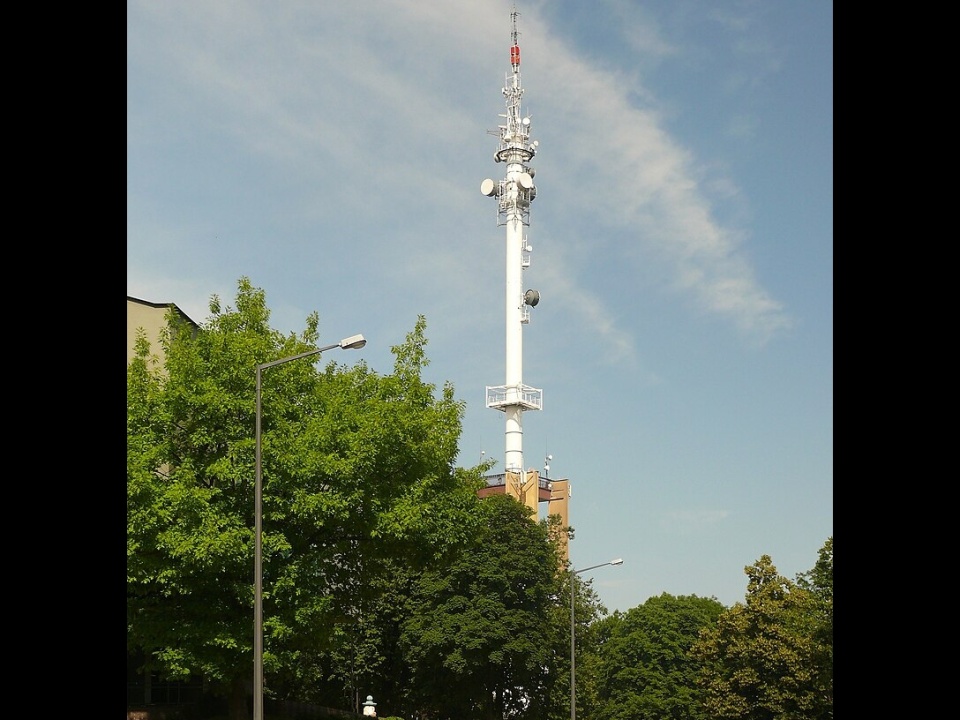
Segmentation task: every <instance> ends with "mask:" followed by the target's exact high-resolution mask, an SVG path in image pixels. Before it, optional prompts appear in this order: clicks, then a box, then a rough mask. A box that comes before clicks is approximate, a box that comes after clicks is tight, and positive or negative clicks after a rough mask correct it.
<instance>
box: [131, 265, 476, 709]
mask: <svg viewBox="0 0 960 720" xmlns="http://www.w3.org/2000/svg"><path fill="white" fill-rule="evenodd" d="M210 312H211V316H210V318H209V320H208V321H207V322H206V323H204V324H203V325H202V326H201V329H200V331H199V332H196V333H193V332H184V330H185V327H184V326H183V322H184V321H183V320H182V318H180V317H179V316H177V315H176V314H175V313H173V312H171V313H169V314H168V323H169V325H168V331H167V332H164V333H163V334H162V336H161V339H160V345H161V347H162V350H163V355H164V361H163V362H162V364H158V363H156V362H154V361H152V360H151V358H152V357H153V356H154V350H153V349H152V348H151V347H150V345H149V343H148V342H147V339H146V336H145V335H144V334H142V333H141V334H140V336H139V337H138V339H137V344H136V357H135V359H134V360H133V361H132V362H131V363H130V365H129V366H128V371H127V639H128V649H129V650H133V649H140V650H142V651H143V652H144V653H146V657H147V663H148V664H149V665H150V666H151V667H152V668H154V669H156V670H158V671H160V672H161V673H162V675H163V676H165V677H168V678H178V677H179V678H184V677H187V676H188V675H191V674H199V675H202V676H203V677H204V678H205V679H206V680H207V681H208V682H209V683H211V684H212V686H213V687H216V688H220V689H221V690H222V691H223V692H224V693H226V690H227V689H228V688H232V693H233V699H234V703H233V705H232V712H233V713H235V714H236V713H240V712H241V705H242V702H243V697H242V694H243V693H244V692H245V691H244V690H243V688H244V685H245V684H246V683H247V681H248V680H249V679H250V677H252V673H253V668H252V642H253V623H252V618H253V548H254V538H253V534H254V533H253V528H254V525H255V523H254V517H253V514H254V479H255V394H256V393H255V374H256V373H255V369H256V366H257V365H258V364H262V363H266V362H270V361H273V360H277V359H280V358H287V357H291V356H293V355H297V354H299V353H302V352H306V351H309V350H312V349H314V348H315V347H316V346H317V345H318V344H319V343H318V340H319V331H318V328H319V317H318V315H317V314H316V313H313V314H311V315H310V316H309V317H308V318H307V322H306V328H305V329H304V330H303V331H302V332H301V333H300V334H299V335H295V334H292V333H291V334H289V335H284V334H281V333H280V332H278V331H276V330H274V329H272V328H271V327H270V325H269V322H268V321H269V311H268V309H267V307H266V303H265V296H264V293H263V292H262V291H261V290H259V289H257V288H254V287H253V286H252V285H251V284H250V282H249V280H248V279H247V278H241V279H240V281H239V283H238V291H237V296H236V303H235V307H229V306H222V305H221V303H220V300H219V298H217V297H216V296H214V297H213V298H212V300H211V302H210ZM425 329H426V323H425V320H424V318H423V317H422V316H421V317H419V318H417V320H416V323H415V325H414V327H413V329H412V331H411V332H410V333H409V334H408V335H407V337H406V340H405V342H404V343H402V344H400V345H397V346H394V347H393V348H391V350H392V352H393V353H394V356H395V365H394V372H393V373H392V374H390V375H378V374H377V373H375V372H373V371H371V370H370V369H369V368H368V367H367V365H366V363H365V362H364V361H363V360H362V358H361V359H354V364H353V365H352V366H350V367H347V366H345V365H340V364H337V363H336V362H335V361H333V360H330V361H328V362H326V364H325V365H324V366H323V367H318V366H317V364H316V360H317V359H319V358H315V359H311V360H310V361H307V360H301V361H297V362H290V363H286V364H283V365H279V366H275V367H271V368H269V369H265V370H264V371H263V373H262V393H261V395H262V398H261V403H262V405H261V407H262V413H261V415H262V433H261V446H262V455H261V457H262V478H263V505H262V506H263V603H264V670H265V675H266V684H265V686H266V688H267V691H268V692H269V689H270V684H271V678H272V677H273V676H274V674H275V673H280V672H281V670H282V671H283V672H284V673H285V678H286V681H287V682H293V681H298V682H299V683H301V684H303V685H304V686H306V685H308V684H310V683H311V682H314V681H316V680H317V679H318V678H317V677H316V676H313V677H307V676H306V675H307V674H308V673H309V674H315V675H324V674H330V673H336V672H338V669H337V668H331V667H326V668H320V667H317V666H316V665H315V664H314V663H312V662H309V661H308V658H309V657H313V655H314V654H315V653H317V652H319V651H320V650H321V649H323V648H327V647H329V646H330V644H331V643H332V642H333V641H334V639H335V636H336V628H337V627H338V625H342V624H343V623H344V622H350V621H351V619H355V618H356V617H357V615H358V613H359V608H361V607H362V605H363V603H365V602H372V601H373V599H372V598H370V597H369V596H370V594H371V593H373V592H375V591H376V590H377V588H378V587H380V586H379V585H378V584H377V583H375V582H368V581H367V580H368V579H369V578H370V577H372V576H376V574H377V572H378V570H379V569H380V568H382V567H387V566H389V565H390V564H391V563H396V562H402V563H404V564H405V565H411V566H417V565H418V564H423V563H426V562H427V561H430V560H433V561H436V560H438V559H439V558H441V557H443V556H444V554H446V553H448V552H449V550H450V548H451V547H456V546H457V545H458V544H459V543H460V542H462V541H465V540H466V539H467V538H469V537H470V536H471V535H472V533H473V532H474V527H475V524H476V523H475V519H476V518H477V517H478V516H477V514H476V512H475V511H474V507H475V505H476V503H477V499H476V490H477V488H478V487H479V486H480V484H481V483H482V480H480V478H479V473H477V472H473V473H470V472H466V471H461V470H457V469H455V468H454V461H455V458H456V455H457V453H458V441H459V434H460V422H461V419H462V413H463V404H462V402H459V401H457V400H456V399H455V398H454V393H453V388H452V387H451V386H450V385H449V384H447V385H444V387H443V389H442V391H441V392H440V393H437V392H436V388H435V387H434V386H433V385H431V384H429V383H426V382H424V381H423V380H422V378H421V373H422V370H423V368H424V367H425V366H426V364H427V362H428V361H427V358H426V354H425V346H426V344H427V340H426V337H425ZM325 359H326V358H324V360H325ZM154 360H155V358H154ZM438 395H439V397H438ZM291 668H304V670H301V671H296V672H294V673H293V675H291V674H290V673H291V670H290V669H291ZM297 673H301V674H300V676H299V677H297V676H296V675H297Z"/></svg>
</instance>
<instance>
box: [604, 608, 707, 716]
mask: <svg viewBox="0 0 960 720" xmlns="http://www.w3.org/2000/svg"><path fill="white" fill-rule="evenodd" d="M724 609H725V608H724V606H723V605H722V604H721V603H720V602H719V601H718V600H716V599H715V598H704V597H698V596H696V595H686V596H684V595H681V596H676V597H675V596H673V595H669V594H667V593H663V594H662V595H660V596H659V597H651V598H650V599H649V600H647V601H646V602H645V603H644V604H643V605H639V606H638V607H635V608H632V609H631V610H628V611H627V612H626V613H619V612H618V613H615V614H614V615H612V616H610V617H608V618H605V619H604V620H602V621H601V622H600V623H598V632H599V633H600V634H601V643H600V647H599V648H598V651H597V652H598V657H599V662H598V663H597V666H596V669H595V672H596V680H595V682H596V685H597V696H598V697H599V698H602V700H601V701H600V705H599V706H598V707H597V709H596V710H595V711H594V712H592V713H590V716H591V717H603V718H609V719H610V720H639V719H642V718H651V719H652V718H657V719H658V720H659V719H667V718H676V719H678V720H679V719H684V720H687V719H689V720H699V719H700V718H705V717H706V716H705V715H704V712H703V710H702V707H701V701H700V693H699V690H698V688H697V685H696V677H697V674H698V671H699V667H700V665H699V663H698V662H697V661H696V660H694V659H693V658H692V657H691V656H690V654H689V653H690V648H691V647H692V646H693V644H694V643H695V642H696V641H697V638H698V634H699V632H700V631H701V630H702V629H705V628H712V627H713V626H714V625H715V623H716V621H717V618H718V617H719V616H720V614H721V613H722V612H723V611H724Z"/></svg>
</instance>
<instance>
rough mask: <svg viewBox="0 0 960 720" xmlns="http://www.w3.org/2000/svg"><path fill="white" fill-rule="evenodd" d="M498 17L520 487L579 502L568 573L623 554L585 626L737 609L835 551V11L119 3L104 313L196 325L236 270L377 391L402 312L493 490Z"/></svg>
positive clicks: (499, 455)
mask: <svg viewBox="0 0 960 720" xmlns="http://www.w3.org/2000/svg"><path fill="white" fill-rule="evenodd" d="M514 8H515V9H516V10H517V11H518V12H519V19H518V29H519V33H520V38H519V44H520V48H521V73H522V84H523V88H524V95H523V110H524V113H525V114H526V115H529V116H530V117H531V120H532V125H531V127H532V133H531V136H532V138H534V139H537V140H538V141H539V143H540V144H539V152H538V154H537V156H536V158H534V160H533V163H532V164H533V166H534V167H535V168H536V186H537V197H536V200H535V201H534V202H533V203H532V204H531V212H530V227H529V228H528V230H527V236H528V240H529V242H530V244H531V245H532V247H533V252H532V262H531V265H530V267H529V268H528V269H527V270H526V271H525V275H524V284H525V287H530V288H535V289H537V290H538V291H539V292H540V295H541V301H540V303H539V305H538V306H537V307H536V308H533V309H532V310H531V316H532V317H531V321H530V323H529V324H528V325H525V326H524V331H523V348H524V353H523V354H524V357H523V381H524V383H525V384H527V385H530V386H533V387H537V388H541V389H542V390H543V409H542V410H541V411H539V412H527V413H525V414H524V416H523V431H524V434H523V450H524V464H525V465H527V466H528V467H536V468H539V469H542V466H543V464H544V459H545V457H546V455H548V454H550V455H552V456H553V460H552V461H551V462H550V472H549V475H550V476H551V477H554V478H569V479H570V480H571V483H572V488H573V495H572V498H571V504H570V522H571V524H572V525H573V526H574V528H575V531H576V537H575V539H574V540H573V542H572V543H571V546H570V556H571V560H572V562H573V564H574V567H577V568H582V567H587V566H590V565H595V564H599V563H602V562H605V561H607V560H610V559H613V558H617V557H622V558H623V559H624V564H623V565H621V566H619V567H604V568H599V569H597V570H593V571H590V572H589V573H585V574H584V575H582V576H581V578H582V579H589V578H592V584H593V587H594V589H595V590H596V591H597V592H598V594H599V596H600V599H601V600H602V602H603V603H604V605H605V606H606V607H607V608H608V610H610V611H613V610H623V611H625V610H628V609H630V608H632V607H635V606H637V605H640V604H642V603H643V602H645V601H646V600H647V599H648V598H649V597H651V596H655V595H659V594H661V593H664V592H666V593H670V594H673V595H690V594H696V595H699V596H702V597H710V596H713V597H716V598H717V599H718V600H720V601H721V602H723V603H724V604H726V605H732V604H733V603H735V602H740V601H743V599H744V597H745V593H746V583H747V580H746V576H745V575H744V567H745V566H747V565H750V564H752V563H753V562H754V561H755V560H757V559H758V558H759V557H760V556H761V555H769V556H770V557H771V558H772V560H773V562H774V564H775V565H776V566H777V569H778V570H779V572H780V574H781V575H785V576H786V577H788V578H791V579H792V578H793V577H794V576H795V575H796V573H799V572H804V571H806V570H809V569H810V568H812V567H813V565H814V563H815V562H816V559H817V551H818V550H819V549H820V548H821V546H822V545H823V543H824V542H825V540H826V539H827V538H828V537H830V536H831V535H832V534H833V4H832V2H828V1H827V0H810V1H809V2H796V1H794V0H762V1H761V0H756V1H754V0H744V1H741V0H726V1H718V2H703V1H702V0H649V1H644V2H640V1H638V0H633V1H627V0H594V1H593V2H590V3H584V2H580V1H579V0H528V1H524V2H517V3H514V2H512V1H507V2H503V1H501V0H461V1H456V2H443V3H430V2H421V1H420V0H377V1H373V0H356V1H355V2H350V3H339V2H337V3H332V2H311V1H309V0H285V1H284V2H281V3H266V2H257V1H254V0H229V1H227V0H189V1H185V0H165V1H164V2H154V1H148V0H128V2H127V294H128V295H132V296H134V297H138V298H141V299H144V300H148V301H150V302H173V303H176V304H177V305H178V306H179V307H180V308H181V309H182V310H184V311H185V312H186V313H187V314H188V315H190V316H191V317H192V318H193V319H195V320H197V321H198V322H203V321H205V320H206V319H207V317H208V315H209V310H208V304H209V300H210V297H211V296H212V295H214V294H216V295H218V296H219V297H220V298H221V299H222V300H224V301H225V302H227V303H229V304H232V300H233V298H234V296H235V292H236V286H237V281H238V279H239V278H240V277H241V276H247V277H249V278H250V280H251V282H252V283H253V284H254V285H255V286H256V287H260V288H262V289H263V290H264V291H265V293H266V298H267V304H268V306H269V307H270V309H271V312H272V314H271V321H272V323H273V325H274V326H275V327H277V328H278V329H280V330H283V331H300V330H302V329H303V327H304V325H305V320H306V317H307V316H308V315H309V314H310V313H311V312H313V311H317V312H318V313H319V315H320V332H321V342H322V343H331V342H337V341H338V340H339V339H340V338H343V337H346V336H348V335H353V334H355V333H363V334H364V335H365V336H366V338H367V340H368V344H367V346H366V347H365V348H363V349H362V350H359V351H351V353H350V354H349V355H348V354H338V357H337V358H336V359H337V361H338V362H343V363H350V362H354V361H355V359H359V358H363V359H364V360H365V361H366V362H367V364H368V365H369V366H370V367H371V368H372V369H373V370H376V371H378V372H381V373H384V374H387V373H390V372H392V369H393V356H392V354H391V352H390V348H391V346H393V345H396V344H399V343H401V342H402V341H403V339H404V337H405V336H406V334H407V333H408V332H409V331H410V330H411V329H412V328H413V326H414V324H415V322H416V319H417V316H418V315H423V316H424V317H425V318H426V322H427V337H428V340H429V343H428V345H427V354H428V357H429V359H430V365H429V366H428V367H427V369H426V372H425V377H426V379H427V380H428V381H430V382H434V383H435V384H437V387H438V389H439V387H440V386H441V385H442V384H443V383H444V382H445V381H450V382H451V383H452V384H453V386H454V388H455V391H456V395H457V397H458V398H460V399H462V400H464V401H465V402H466V405H467V409H466V415H465V418H464V424H463V434H462V437H461V454H460V464H461V465H475V464H476V463H477V462H478V461H479V460H480V458H481V453H483V454H484V455H483V456H484V457H486V458H490V457H492V458H493V459H495V460H497V466H496V467H495V468H494V471H502V468H503V453H504V430H505V427H504V415H503V414H502V413H500V412H498V411H496V410H492V409H488V408H486V407H485V405H484V399H485V387H486V386H488V385H501V384H503V382H504V373H505V359H504V354H505V328H504V298H503V296H504V287H505V230H504V228H503V227H498V226H497V214H496V203H495V201H494V200H492V199H491V198H488V197H484V196H483V195H482V194H481V193H480V183H481V182H482V181H483V180H484V179H485V178H492V179H494V180H497V179H501V178H502V177H503V172H504V166H503V165H502V164H496V163H495V162H494V161H493V152H494V150H495V149H496V142H497V141H496V137H495V133H496V128H497V125H498V124H499V123H500V122H501V118H500V117H499V115H500V113H502V112H504V98H503V95H502V92H501V88H502V87H503V85H504V77H505V74H506V73H507V71H508V70H509V69H510V64H509V58H510V56H509V48H510V44H511V43H510V31H511V23H510V13H511V11H512V10H513V9H514ZM491 131H492V132H493V133H494V134H493V135H492V134H491ZM354 353H355V355H354ZM331 359H332V358H331Z"/></svg>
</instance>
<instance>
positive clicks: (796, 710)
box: [691, 542, 833, 720]
mask: <svg viewBox="0 0 960 720" xmlns="http://www.w3.org/2000/svg"><path fill="white" fill-rule="evenodd" d="M830 548H831V551H830V558H831V560H830V567H831V568H832V542H831V543H830ZM745 572H746V574H747V577H748V578H749V580H748V585H747V597H746V603H745V604H741V603H737V604H736V605H734V606H733V607H732V608H730V609H729V610H727V611H725V612H724V613H722V614H721V615H720V617H719V618H718V619H717V624H716V626H715V627H713V628H709V629H706V630H704V631H703V632H702V633H701V636H700V638H699V639H698V641H697V642H696V643H695V644H694V646H693V648H692V650H691V652H692V654H693V657H695V658H696V659H697V660H698V661H699V662H700V663H701V672H700V676H699V677H698V684H699V685H700V687H701V688H702V690H703V699H704V708H705V710H706V716H707V717H709V718H712V719H716V720H719V719H725V718H730V719H731V720H732V719H733V718H736V719H737V720H774V719H776V720H801V719H803V720H809V719H814V718H816V719H820V718H829V717H832V714H833V700H832V670H831V672H830V675H831V679H830V687H831V694H830V696H827V695H826V694H825V692H824V687H823V682H824V667H823V661H824V657H826V655H827V651H826V648H825V647H824V641H823V639H822V636H821V632H820V630H821V628H822V616H821V613H820V609H819V605H818V601H817V599H816V597H815V596H814V593H813V592H811V591H810V590H807V589H805V588H803V587H800V586H799V585H797V584H794V583H792V582H790V581H789V580H787V579H786V578H784V577H781V576H780V575H778V574H777V569H776V567H774V565H773V563H772V561H771V559H770V557H769V556H768V555H763V556H762V557H761V558H760V559H759V560H758V561H757V562H756V563H755V564H754V565H752V566H748V567H746V568H745ZM830 577H831V580H830V587H831V588H832V570H831V572H830ZM831 593H832V590H831ZM831 622H832V621H831ZM831 654H832V650H831Z"/></svg>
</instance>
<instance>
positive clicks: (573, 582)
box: [570, 558, 623, 720]
mask: <svg viewBox="0 0 960 720" xmlns="http://www.w3.org/2000/svg"><path fill="white" fill-rule="evenodd" d="M606 565H623V558H617V559H616V560H608V561H607V562H605V563H600V564H599V565H591V566H590V567H585V568H581V569H579V570H574V569H573V568H570V720H577V659H576V647H577V642H576V638H577V636H576V632H575V631H574V628H575V627H576V626H575V625H574V620H573V606H574V600H575V599H576V597H577V592H576V589H577V575H579V574H580V573H582V572H586V571H587V570H595V569H596V568H600V567H604V566H606Z"/></svg>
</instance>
